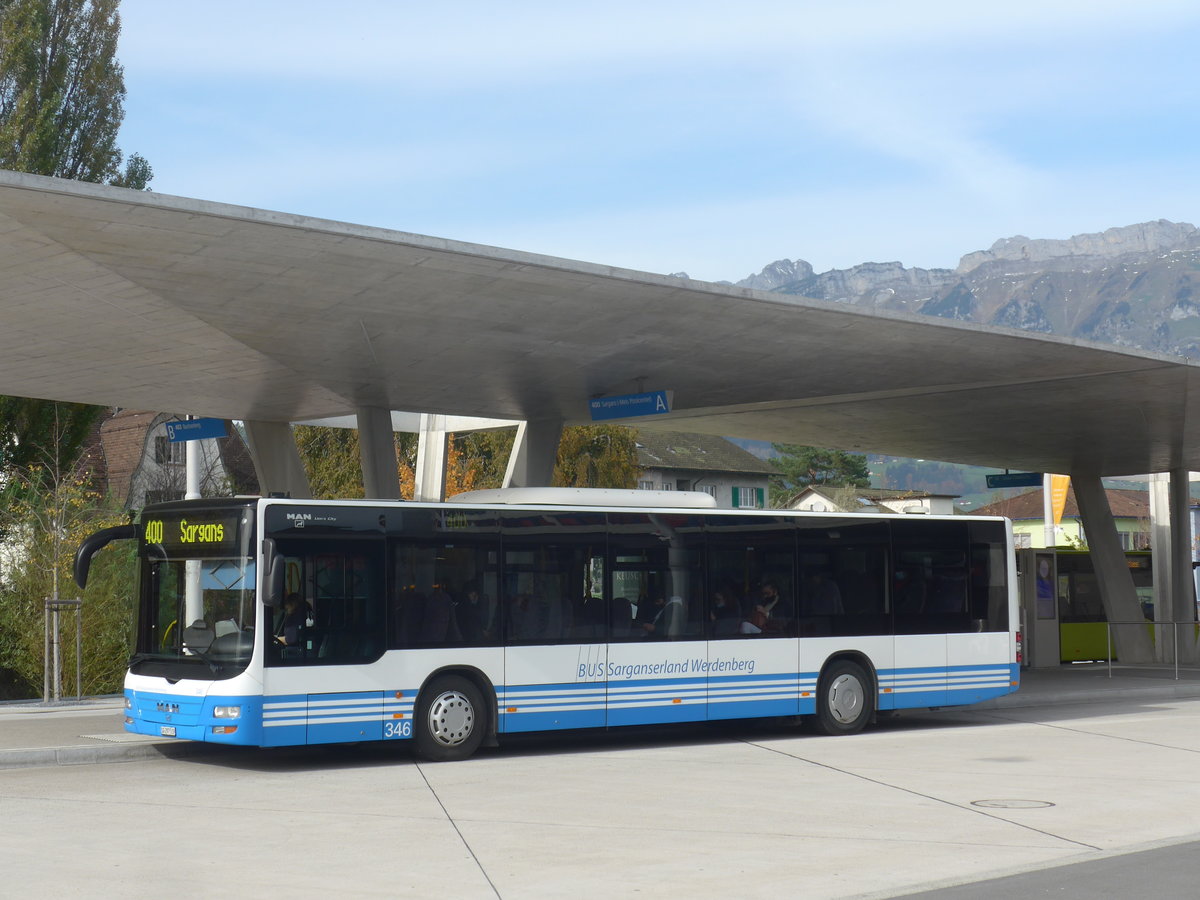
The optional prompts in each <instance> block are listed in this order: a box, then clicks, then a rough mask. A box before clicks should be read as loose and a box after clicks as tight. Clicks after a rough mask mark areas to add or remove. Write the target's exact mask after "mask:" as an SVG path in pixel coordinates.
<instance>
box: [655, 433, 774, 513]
mask: <svg viewBox="0 0 1200 900" xmlns="http://www.w3.org/2000/svg"><path fill="white" fill-rule="evenodd" d="M637 461H638V467H639V468H640V470H641V472H640V474H639V475H638V487H639V488H641V489H642V490H650V491H702V492H704V493H706V494H711V495H712V496H713V497H714V498H716V501H717V505H718V506H722V507H725V508H728V509H744V508H755V509H764V508H766V506H767V499H768V493H769V492H768V490H767V488H768V486H769V484H770V478H771V476H772V475H774V474H776V472H775V467H774V466H772V465H771V464H770V463H769V462H767V461H766V460H762V459H759V458H758V457H757V456H755V455H754V454H753V453H750V452H749V451H746V450H743V449H742V448H741V447H739V446H737V444H734V443H732V442H730V441H727V440H725V438H722V437H713V436H712V435H707V434H688V433H683V432H666V431H661V432H649V431H639V432H638V439H637Z"/></svg>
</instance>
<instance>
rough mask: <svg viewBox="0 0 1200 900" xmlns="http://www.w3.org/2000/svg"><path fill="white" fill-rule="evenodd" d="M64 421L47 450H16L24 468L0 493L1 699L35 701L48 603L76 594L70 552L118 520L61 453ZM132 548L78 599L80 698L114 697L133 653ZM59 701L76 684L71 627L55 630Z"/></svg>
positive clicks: (107, 558) (104, 566) (53, 425)
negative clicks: (61, 690)
mask: <svg viewBox="0 0 1200 900" xmlns="http://www.w3.org/2000/svg"><path fill="white" fill-rule="evenodd" d="M70 427H72V422H71V420H70V418H69V417H60V418H57V419H54V420H52V421H51V422H50V423H49V425H48V426H47V428H48V430H47V441H46V443H45V444H43V445H41V446H40V447H38V448H30V447H28V446H25V447H22V450H23V452H24V455H25V457H27V461H26V462H24V463H23V464H22V465H21V466H19V467H14V468H10V469H9V471H8V472H7V473H6V475H5V482H4V488H3V491H2V492H0V501H2V502H0V538H2V541H3V548H2V549H3V558H2V560H0V562H2V564H3V566H2V568H0V670H4V672H6V673H8V678H9V682H10V683H9V684H0V696H3V695H8V696H18V697H30V696H36V695H37V694H38V693H40V688H41V683H42V671H43V670H42V666H43V656H44V653H43V628H44V622H45V601H46V599H47V598H51V597H57V598H61V599H69V598H71V597H73V596H75V595H76V591H75V586H74V584H73V582H72V581H71V574H70V569H71V563H72V560H73V557H74V552H75V548H76V547H77V546H78V545H79V543H80V541H82V540H83V538H84V537H86V536H87V535H88V534H90V533H92V532H93V531H95V530H96V529H99V528H104V527H107V526H109V525H115V524H118V523H119V522H120V521H121V520H122V519H123V518H124V516H125V514H124V512H123V510H121V509H120V507H119V506H118V505H117V504H112V503H108V502H105V501H104V499H103V498H101V497H100V495H99V494H98V493H97V492H96V490H95V488H94V487H93V485H92V483H91V472H90V470H89V469H88V467H87V466H85V465H74V464H73V463H72V461H71V460H69V459H68V458H67V457H66V456H65V455H64V452H63V448H64V447H67V446H68V445H69V443H70V442H69V441H68V440H67V439H66V438H65V437H64V435H63V432H64V430H66V429H69V428H70ZM133 552H134V548H133V546H132V544H124V545H123V546H122V547H121V548H119V549H117V550H115V551H113V552H108V551H106V552H105V553H104V554H102V557H101V559H102V560H103V561H102V562H98V565H97V567H96V568H95V569H94V571H95V572H96V573H97V574H96V577H95V578H94V579H89V582H88V590H87V593H86V594H84V596H83V598H82V599H83V601H84V603H83V607H82V622H83V625H82V633H81V637H82V647H83V654H82V660H81V668H82V672H83V690H84V692H85V693H110V692H112V691H115V690H118V689H119V688H120V684H121V676H122V673H123V671H124V667H125V660H126V659H127V658H128V655H129V650H130V647H131V642H130V639H131V636H132V629H133V621H134V616H133V606H132V581H133V573H134V559H133ZM62 625H63V631H62V639H63V644H62V654H61V659H62V671H63V674H64V681H63V688H64V692H69V691H70V690H72V689H73V687H74V685H73V683H72V681H73V680H72V679H71V678H69V677H67V676H68V673H70V672H73V671H74V670H75V662H76V661H75V646H76V642H75V618H74V616H71V615H69V614H68V615H66V616H64V617H63V621H62Z"/></svg>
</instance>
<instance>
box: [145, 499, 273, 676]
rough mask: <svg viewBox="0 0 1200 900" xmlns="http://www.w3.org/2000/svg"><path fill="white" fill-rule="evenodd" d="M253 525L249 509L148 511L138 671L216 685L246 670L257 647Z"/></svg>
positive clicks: (195, 508) (167, 509)
mask: <svg viewBox="0 0 1200 900" xmlns="http://www.w3.org/2000/svg"><path fill="white" fill-rule="evenodd" d="M253 522H254V520H253V515H252V511H251V510H250V509H248V508H246V507H235V508H230V507H225V508H220V507H217V508H212V509H204V508H197V507H195V506H191V507H189V508H186V509H171V508H169V507H166V506H162V507H154V508H149V509H147V511H146V512H145V513H144V514H143V516H142V541H141V544H140V547H139V555H140V557H141V567H140V569H141V578H140V584H139V590H138V595H139V606H140V609H139V617H138V621H139V625H138V639H137V652H136V654H135V656H134V658H133V661H132V664H131V670H132V671H134V672H137V673H140V674H147V675H163V676H165V677H168V678H199V679H205V680H216V679H223V678H231V677H233V676H234V675H236V674H238V673H239V672H241V671H243V670H244V669H245V668H246V666H247V664H248V663H249V662H250V656H251V654H252V652H253V649H254V621H255V582H256V579H255V564H254V555H253V547H254V540H253V537H254V535H253V531H254V524H253Z"/></svg>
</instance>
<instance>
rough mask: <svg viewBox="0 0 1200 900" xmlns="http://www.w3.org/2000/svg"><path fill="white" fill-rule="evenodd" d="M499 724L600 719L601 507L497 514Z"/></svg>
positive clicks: (603, 620) (533, 726) (573, 724)
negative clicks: (499, 541) (501, 680)
mask: <svg viewBox="0 0 1200 900" xmlns="http://www.w3.org/2000/svg"><path fill="white" fill-rule="evenodd" d="M500 521H501V527H502V532H503V535H504V538H503V540H504V549H503V568H502V574H501V585H500V591H499V594H500V597H501V606H502V610H501V612H502V616H501V618H502V622H503V638H504V683H503V685H499V684H497V685H496V688H497V694H498V696H497V700H498V701H499V702H498V706H499V716H500V718H499V722H498V730H499V731H501V732H518V731H546V730H554V729H560V728H596V727H602V726H603V725H604V724H605V720H606V719H605V678H606V671H607V653H606V650H607V647H606V640H607V634H608V622H607V615H608V611H607V605H606V603H605V598H604V583H605V548H606V543H607V542H606V535H605V528H606V523H605V518H604V514H603V513H574V512H559V513H530V512H526V511H524V510H521V511H513V512H511V513H510V512H505V513H503V514H502V515H501V516H500Z"/></svg>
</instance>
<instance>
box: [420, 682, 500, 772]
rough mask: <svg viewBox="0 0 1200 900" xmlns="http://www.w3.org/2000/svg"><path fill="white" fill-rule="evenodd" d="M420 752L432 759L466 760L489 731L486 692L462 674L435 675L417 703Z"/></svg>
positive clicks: (439, 760) (435, 760)
mask: <svg viewBox="0 0 1200 900" xmlns="http://www.w3.org/2000/svg"><path fill="white" fill-rule="evenodd" d="M415 725H416V734H415V735H414V739H415V741H416V750H417V755H418V756H420V757H422V758H423V759H427V760H430V761H431V762H450V761H452V760H459V759H466V758H467V757H469V756H470V755H471V754H472V753H474V752H475V751H476V750H478V749H479V745H480V744H481V743H482V742H483V737H484V734H485V733H486V732H487V727H488V722H487V710H486V709H485V708H484V705H483V694H482V693H481V692H480V690H479V688H478V687H476V686H475V684H474V683H473V682H471V681H470V680H469V679H467V678H463V677H462V676H461V675H442V676H440V677H438V678H435V679H434V680H433V681H432V682H431V683H430V684H429V686H428V687H427V688H425V690H423V691H422V692H421V697H420V699H419V700H418V703H417V715H416V723H415Z"/></svg>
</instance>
